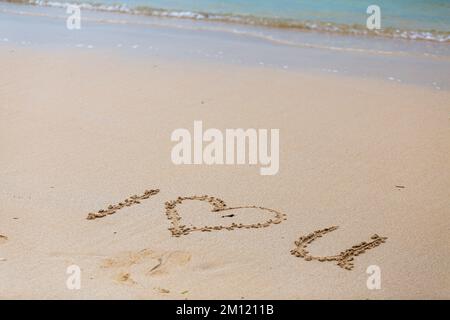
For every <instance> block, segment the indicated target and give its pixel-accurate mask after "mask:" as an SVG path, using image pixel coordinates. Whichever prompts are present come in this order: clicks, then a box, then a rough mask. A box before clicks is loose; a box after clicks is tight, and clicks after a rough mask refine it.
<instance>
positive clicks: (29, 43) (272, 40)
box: [0, 3, 450, 90]
mask: <svg viewBox="0 0 450 320" xmlns="http://www.w3.org/2000/svg"><path fill="white" fill-rule="evenodd" d="M14 7H17V5H13V4H4V3H0V9H4V8H14ZM20 7H25V8H26V10H19V11H21V12H20V14H17V12H16V13H12V12H15V11H14V10H12V11H11V12H9V13H7V12H5V11H4V10H3V11H1V12H0V15H1V16H2V21H0V27H2V28H1V29H2V30H4V31H3V32H1V33H0V45H1V44H6V45H8V44H14V45H18V46H23V47H36V48H39V47H40V48H43V49H45V48H47V49H49V50H55V49H56V50H58V49H61V48H62V49H67V50H84V49H100V50H105V51H118V52H125V53H130V54H131V55H141V56H143V57H158V56H163V57H167V58H169V59H174V60H178V61H188V62H189V61H192V62H194V63H196V62H207V63H209V62H213V63H214V62H217V63H219V64H220V63H226V64H230V65H250V66H252V65H253V66H264V67H270V68H276V69H285V70H287V69H289V70H292V69H293V70H298V71H302V72H305V71H306V72H318V73H323V74H343V75H349V76H358V77H361V78H375V79H384V80H387V81H391V82H392V81H393V82H402V83H411V84H420V85H424V86H428V87H432V88H434V89H436V90H450V51H449V46H446V45H441V44H426V45H424V44H423V43H420V41H419V42H414V41H413V42H411V41H402V40H398V41H397V40H385V39H381V40H380V39H370V40H367V39H364V38H358V37H343V36H338V35H333V36H331V37H330V36H329V35H323V34H316V33H309V32H306V33H303V32H290V31H283V32H282V31H277V30H273V29H270V28H268V29H261V28H253V27H252V28H247V27H245V28H241V29H242V30H241V29H240V28H237V29H236V30H234V29H233V30H228V29H227V28H225V29H223V27H222V26H221V24H210V23H206V24H205V23H203V22H196V23H191V22H183V21H181V22H180V21H175V22H170V21H168V20H170V19H162V18H161V19H158V18H155V19H151V18H149V19H147V18H145V19H141V18H140V17H126V18H124V17H123V16H124V15H117V14H111V13H97V12H87V13H86V14H84V15H83V17H84V19H85V20H82V21H83V27H82V29H81V30H74V31H69V30H67V29H65V28H64V26H65V21H64V19H62V17H64V16H66V14H65V11H64V10H61V9H58V8H48V7H34V6H20ZM16 11H17V10H16ZM42 14H44V16H41V15H42ZM47 14H48V15H49V16H45V15H47ZM58 17H59V18H58ZM55 18H56V19H55ZM2 23H3V25H2ZM5 39H7V41H5Z"/></svg>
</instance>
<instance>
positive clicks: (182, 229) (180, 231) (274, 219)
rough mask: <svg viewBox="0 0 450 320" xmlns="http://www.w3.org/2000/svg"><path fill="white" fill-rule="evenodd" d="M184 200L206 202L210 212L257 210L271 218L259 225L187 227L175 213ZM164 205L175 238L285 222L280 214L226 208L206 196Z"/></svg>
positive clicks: (262, 226) (263, 209)
mask: <svg viewBox="0 0 450 320" xmlns="http://www.w3.org/2000/svg"><path fill="white" fill-rule="evenodd" d="M186 200H196V201H203V202H208V203H209V204H210V205H211V206H212V209H211V212H224V211H230V210H240V209H259V210H262V211H266V212H267V213H269V214H270V215H271V218H269V219H267V220H263V221H261V222H259V223H252V224H243V223H235V222H233V223H231V224H229V225H225V226H223V225H215V226H204V227H196V226H193V227H187V226H186V225H183V224H182V222H181V221H182V218H181V216H180V214H179V213H178V211H177V205H179V204H182V203H183V202H184V201H186ZM165 205H166V216H167V219H169V220H170V222H171V224H172V226H171V227H170V228H169V230H170V231H171V232H172V235H173V236H175V237H179V236H182V235H188V234H189V233H191V232H195V231H203V232H211V231H219V230H235V229H241V228H244V229H257V228H267V227H270V226H271V225H272V224H279V223H281V222H282V221H283V220H286V215H285V214H284V213H282V212H279V211H276V210H273V209H269V208H265V207H258V206H238V207H228V206H227V205H226V204H225V202H224V201H223V200H221V199H219V198H215V197H211V196H208V195H203V196H191V197H178V198H177V200H172V201H167V202H166V203H165ZM232 216H234V215H231V214H230V215H228V217H232Z"/></svg>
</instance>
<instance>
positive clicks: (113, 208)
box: [86, 189, 159, 220]
mask: <svg viewBox="0 0 450 320" xmlns="http://www.w3.org/2000/svg"><path fill="white" fill-rule="evenodd" d="M158 193H159V189H151V190H145V191H144V194H142V195H140V196H138V195H136V194H135V195H133V196H131V197H128V198H126V199H125V200H124V201H123V202H119V203H118V204H111V205H109V206H108V208H107V209H102V210H99V211H97V212H95V213H94V212H91V213H89V214H88V216H87V218H86V219H88V220H94V219H97V218H103V217H106V216H108V215H111V214H114V213H116V212H117V211H118V210H120V209H122V208H125V207H131V206H132V205H135V204H139V203H141V201H140V200H145V199H148V198H150V197H151V196H154V195H156V194H158Z"/></svg>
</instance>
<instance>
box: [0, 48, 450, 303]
mask: <svg viewBox="0 0 450 320" xmlns="http://www.w3.org/2000/svg"><path fill="white" fill-rule="evenodd" d="M194 120H202V121H203V123H204V126H206V127H208V128H219V129H225V128H239V127H242V128H267V129H270V128H279V129H280V153H281V154H280V171H279V173H278V174H277V175H275V176H260V175H259V169H258V167H254V166H206V165H204V166H195V165H191V166H189V165H185V166H175V165H174V164H172V162H171V159H170V151H171V148H172V146H173V145H174V143H172V142H171V141H170V134H171V132H172V131H173V130H174V129H176V128H188V129H190V130H192V125H193V121H194ZM0 150H1V156H0V168H1V169H0V181H1V182H0V186H1V187H0V234H1V235H3V236H5V237H2V238H0V259H1V260H0V298H64V299H77V298H136V299H156V298H158V299H161V298H162V299H164V298H174V299H185V298H187V299H195V298H211V299H216V298H235V299H241V298H246V299H247V298H248V299H252V298H254V299H262V298H265V299H283V298H287V299H305V298H312V299H315V298H324V299H334V298H344V299H347V298H358V299H366V298H368V299H381V298H388V299H391V298H401V299H402V298H447V299H448V298H450V289H449V288H450V283H449V282H450V277H449V273H448V270H449V267H450V265H449V262H450V258H449V246H448V244H449V240H450V239H449V234H450V233H449V229H450V228H449V213H450V193H449V190H450V93H449V92H447V91H437V90H433V89H426V88H421V87H414V86H407V85H402V84H397V83H385V82H379V81H375V80H362V79H352V78H345V77H343V76H324V75H315V74H300V73H298V72H294V71H279V70H272V69H268V68H250V67H231V66H224V65H219V64H211V65H208V64H204V65H202V64H198V65H195V64H189V65H187V64H181V63H173V62H170V61H164V60H152V61H148V60H147V61H145V60H144V59H139V58H135V59H132V58H130V56H114V57H108V58H106V57H105V56H104V55H102V54H101V52H94V51H92V52H91V53H78V54H76V55H75V54H69V53H65V52H62V51H60V52H53V53H50V52H43V51H31V50H25V49H17V48H14V50H12V48H7V47H2V48H1V52H0ZM147 189H148V190H149V189H160V191H159V193H156V194H154V195H151V196H150V197H147V199H139V202H140V203H133V205H130V206H122V207H121V208H118V209H120V210H118V211H116V212H114V214H112V215H107V216H105V217H103V218H101V219H95V220H88V219H86V217H87V215H88V213H92V212H97V211H98V210H100V209H107V207H108V205H115V204H117V203H119V202H120V201H122V200H123V199H125V198H127V197H129V196H131V195H134V194H136V195H139V196H141V195H143V194H144V193H143V192H144V190H147ZM144 195H145V194H144ZM194 195H198V196H201V195H209V196H212V197H216V198H220V199H223V201H224V202H225V203H226V204H227V205H228V206H230V207H238V206H246V207H248V206H256V207H264V208H270V209H273V210H276V212H281V213H282V214H285V215H286V218H287V220H283V221H281V223H276V224H270V225H269V226H266V227H264V228H234V229H233V230H226V229H225V230H209V231H210V232H187V233H186V234H183V235H181V236H179V237H174V236H173V234H172V232H171V231H170V230H168V228H170V227H171V221H170V219H168V218H167V217H166V209H167V206H168V205H167V204H166V202H167V201H170V200H175V201H176V200H177V197H179V196H181V197H190V196H194ZM135 199H137V198H135ZM214 199H215V198H214ZM184 200H185V199H182V200H180V201H179V202H178V203H176V204H175V206H176V209H177V214H178V215H179V216H180V217H181V219H182V222H183V224H185V225H190V224H193V225H196V226H199V227H203V226H205V225H206V226H218V225H227V226H229V225H231V224H232V223H236V224H239V223H242V224H256V225H257V224H258V223H263V221H264V220H266V218H267V212H264V211H262V210H260V209H258V208H243V209H236V210H229V211H226V214H229V213H232V214H234V216H226V215H225V216H224V212H220V211H218V212H213V213H211V208H212V207H211V205H210V203H208V201H184ZM136 201H137V200H136ZM183 201H184V202H183ZM214 201H215V200H214ZM182 202H183V203H182ZM215 205H217V206H219V207H220V203H215ZM169 207H170V203H169ZM116 209H117V208H116ZM169 209H170V208H169ZM222 216H224V217H222ZM169 218H170V214H169ZM331 226H339V229H338V230H336V231H333V232H331V233H329V234H326V235H324V236H323V237H322V238H321V239H318V240H316V241H314V242H312V243H311V244H310V245H309V246H308V250H309V251H310V254H311V255H313V256H333V255H335V254H338V253H339V252H341V251H343V250H345V249H348V248H351V247H352V246H353V245H356V244H359V243H360V242H362V241H365V242H368V241H370V237H371V236H372V235H373V234H375V233H376V234H378V235H380V237H387V238H388V240H387V241H386V243H382V244H381V245H379V246H378V247H377V248H374V249H371V250H368V251H367V252H366V253H364V254H361V255H359V256H357V257H355V259H354V261H353V263H354V267H353V269H352V270H345V269H343V268H340V267H339V266H337V265H336V261H326V262H319V261H316V260H315V259H312V260H311V261H306V259H303V258H302V257H295V256H294V255H292V254H291V250H293V249H295V248H296V245H295V244H294V241H298V239H299V237H300V236H306V235H308V234H310V233H312V232H313V231H315V230H320V229H324V228H327V227H331ZM172 231H173V230H172ZM297 244H298V243H297ZM72 264H76V265H78V266H80V267H81V270H82V278H81V279H82V281H81V289H80V290H68V289H67V287H66V279H67V277H68V275H67V274H66V268H67V267H68V266H70V265H72ZM370 265H377V266H379V267H380V268H381V272H382V278H381V279H382V286H381V289H380V290H368V289H367V287H366V280H367V277H368V274H366V269H367V267H368V266H370Z"/></svg>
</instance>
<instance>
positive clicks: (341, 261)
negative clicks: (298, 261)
mask: <svg viewBox="0 0 450 320" xmlns="http://www.w3.org/2000/svg"><path fill="white" fill-rule="evenodd" d="M337 228H338V227H337V226H333V227H329V228H325V229H322V230H316V231H314V232H312V233H310V234H308V235H307V236H304V237H300V238H299V239H298V241H295V245H296V248H295V249H293V250H291V254H292V255H294V256H296V257H300V258H304V259H305V260H306V261H311V260H318V261H321V262H324V261H337V265H338V266H339V267H341V268H344V269H346V270H351V269H353V266H354V265H353V260H354V257H355V256H359V255H360V254H362V253H364V252H365V251H366V250H369V249H372V248H375V247H378V246H379V245H380V244H382V243H384V242H386V239H387V238H386V237H380V236H379V235H377V234H374V235H373V236H372V237H370V239H371V240H372V241H370V242H361V243H359V244H357V245H354V246H352V247H351V248H350V249H347V250H345V251H342V252H340V253H339V254H337V255H334V256H325V257H314V256H312V255H310V254H309V252H308V251H306V247H307V246H308V245H309V244H310V243H311V242H313V241H314V240H316V239H317V238H321V237H322V236H323V235H325V234H327V233H329V232H331V231H334V230H336V229H337Z"/></svg>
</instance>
